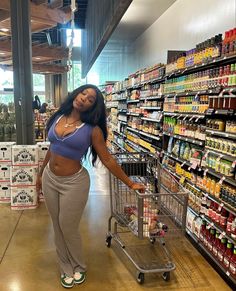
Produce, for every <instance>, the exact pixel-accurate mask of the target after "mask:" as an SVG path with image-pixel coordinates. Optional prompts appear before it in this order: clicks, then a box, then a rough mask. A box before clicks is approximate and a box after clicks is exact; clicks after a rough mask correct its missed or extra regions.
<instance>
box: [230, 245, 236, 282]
mask: <svg viewBox="0 0 236 291" xmlns="http://www.w3.org/2000/svg"><path fill="white" fill-rule="evenodd" d="M229 272H230V274H231V275H232V276H233V277H234V278H236V245H235V246H234V251H233V255H232V257H231V259H230V263H229Z"/></svg>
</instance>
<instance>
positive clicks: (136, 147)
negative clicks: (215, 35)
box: [126, 140, 148, 153]
mask: <svg viewBox="0 0 236 291" xmlns="http://www.w3.org/2000/svg"><path fill="white" fill-rule="evenodd" d="M126 143H127V144H128V145H129V146H131V147H132V148H133V149H134V150H136V151H138V152H140V151H141V152H144V153H145V152H148V151H147V150H146V149H144V148H142V147H141V146H140V145H137V144H135V143H133V142H132V141H130V140H127V141H126Z"/></svg>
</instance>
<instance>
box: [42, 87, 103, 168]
mask: <svg viewBox="0 0 236 291" xmlns="http://www.w3.org/2000/svg"><path fill="white" fill-rule="evenodd" d="M90 88H91V89H94V90H95V91H96V100H95V103H94V104H93V106H92V107H91V108H90V109H89V110H87V111H85V112H80V118H81V121H82V122H85V123H88V124H91V125H93V126H96V125H97V126H99V127H100V129H101V130H102V133H103V136H104V139H105V141H106V140H107V121H106V108H105V103H104V98H103V95H102V92H101V91H100V90H99V89H98V87H97V86H95V85H92V84H86V85H82V86H80V87H79V88H77V89H75V90H74V91H73V92H71V93H70V94H68V96H67V98H66V100H65V101H64V102H63V103H62V104H61V106H60V108H59V109H58V110H57V111H56V112H55V113H54V114H53V115H52V116H51V117H50V118H49V120H48V122H47V126H46V129H47V132H48V131H49V128H50V127H51V126H52V124H53V122H54V120H55V119H56V118H57V116H59V115H65V116H69V115H70V114H71V112H72V110H73V101H74V99H75V98H76V96H77V95H78V94H79V93H82V92H83V91H84V90H86V89H90ZM91 153H92V164H93V165H94V164H95V162H96V160H97V153H96V151H95V149H94V147H93V146H91Z"/></svg>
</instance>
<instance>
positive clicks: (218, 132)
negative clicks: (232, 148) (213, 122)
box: [206, 129, 236, 139]
mask: <svg viewBox="0 0 236 291" xmlns="http://www.w3.org/2000/svg"><path fill="white" fill-rule="evenodd" d="M206 133H208V134H211V135H216V136H221V137H226V138H231V139H236V134H235V133H229V132H222V131H216V130H210V129H207V130H206Z"/></svg>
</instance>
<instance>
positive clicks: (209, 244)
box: [207, 228, 216, 252]
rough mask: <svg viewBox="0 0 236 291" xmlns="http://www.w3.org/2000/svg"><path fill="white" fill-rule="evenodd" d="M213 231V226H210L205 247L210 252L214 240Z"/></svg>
mask: <svg viewBox="0 0 236 291" xmlns="http://www.w3.org/2000/svg"><path fill="white" fill-rule="evenodd" d="M215 231H216V230H215V229H214V228H211V229H210V232H209V235H208V238H207V248H208V249H209V251H210V252H212V247H213V244H214V241H215Z"/></svg>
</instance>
